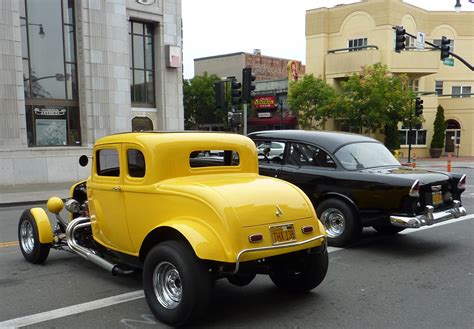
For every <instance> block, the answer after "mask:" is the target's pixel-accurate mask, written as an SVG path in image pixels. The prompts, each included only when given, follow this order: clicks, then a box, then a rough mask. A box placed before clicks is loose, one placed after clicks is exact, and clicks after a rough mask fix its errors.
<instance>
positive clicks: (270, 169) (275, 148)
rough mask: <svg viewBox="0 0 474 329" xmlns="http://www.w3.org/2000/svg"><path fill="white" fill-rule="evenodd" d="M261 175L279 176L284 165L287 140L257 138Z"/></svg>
mask: <svg viewBox="0 0 474 329" xmlns="http://www.w3.org/2000/svg"><path fill="white" fill-rule="evenodd" d="M255 144H256V146H257V152H258V167H259V173H260V175H264V176H270V177H278V176H279V173H280V170H281V167H282V165H283V159H284V153H285V148H286V142H285V141H280V140H256V141H255Z"/></svg>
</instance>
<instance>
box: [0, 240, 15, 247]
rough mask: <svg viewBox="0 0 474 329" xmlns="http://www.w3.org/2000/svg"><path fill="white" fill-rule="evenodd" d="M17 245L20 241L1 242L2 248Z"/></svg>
mask: <svg viewBox="0 0 474 329" xmlns="http://www.w3.org/2000/svg"><path fill="white" fill-rule="evenodd" d="M16 246H18V241H11V242H0V248H6V247H16Z"/></svg>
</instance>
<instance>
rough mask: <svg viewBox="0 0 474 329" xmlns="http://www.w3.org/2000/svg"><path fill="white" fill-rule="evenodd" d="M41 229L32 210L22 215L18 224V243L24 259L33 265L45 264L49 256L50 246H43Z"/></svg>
mask: <svg viewBox="0 0 474 329" xmlns="http://www.w3.org/2000/svg"><path fill="white" fill-rule="evenodd" d="M39 235H40V233H39V229H38V225H37V223H36V220H35V218H34V217H33V215H32V214H31V211H30V209H26V210H25V211H23V214H21V217H20V221H19V223H18V241H19V242H20V249H21V253H22V254H23V257H25V259H26V260H27V261H28V262H30V263H32V264H43V263H44V262H45V261H46V258H48V255H49V249H50V245H49V244H43V243H41V242H40V239H39Z"/></svg>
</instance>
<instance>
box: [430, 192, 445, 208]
mask: <svg viewBox="0 0 474 329" xmlns="http://www.w3.org/2000/svg"><path fill="white" fill-rule="evenodd" d="M431 195H432V198H433V206H435V205H438V204H441V203H443V194H441V191H439V192H433V193H432V194H431Z"/></svg>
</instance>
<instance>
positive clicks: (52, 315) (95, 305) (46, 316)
mask: <svg viewBox="0 0 474 329" xmlns="http://www.w3.org/2000/svg"><path fill="white" fill-rule="evenodd" d="M144 296H145V295H144V293H143V290H137V291H132V292H128V293H126V294H122V295H117V296H112V297H107V298H103V299H98V300H94V301H92V302H87V303H82V304H78V305H72V306H68V307H63V308H58V309H56V310H52V311H47V312H43V313H37V314H33V315H28V316H24V317H22V318H16V319H11V320H7V321H3V322H0V328H18V327H23V326H29V325H32V324H36V323H40V322H44V321H49V320H54V319H58V318H62V317H65V316H69V315H73V314H78V313H82V312H87V311H92V310H96V309H99V308H103V307H108V306H112V305H115V304H120V303H125V302H129V301H132V300H135V299H139V298H143V297H144Z"/></svg>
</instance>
